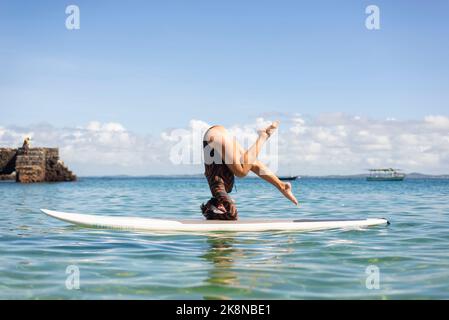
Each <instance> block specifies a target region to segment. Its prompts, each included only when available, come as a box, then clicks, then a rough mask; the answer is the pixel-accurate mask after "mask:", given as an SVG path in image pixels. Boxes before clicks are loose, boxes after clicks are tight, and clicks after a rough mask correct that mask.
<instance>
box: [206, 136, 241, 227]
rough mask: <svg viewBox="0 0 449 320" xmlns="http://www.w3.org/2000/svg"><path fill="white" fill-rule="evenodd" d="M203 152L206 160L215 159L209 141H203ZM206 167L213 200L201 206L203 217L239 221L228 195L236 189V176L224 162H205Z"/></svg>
mask: <svg viewBox="0 0 449 320" xmlns="http://www.w3.org/2000/svg"><path fill="white" fill-rule="evenodd" d="M203 150H204V158H205V159H214V149H210V147H209V144H208V142H207V141H203ZM207 153H209V154H207ZM204 167H205V172H204V175H205V176H206V178H207V182H208V183H209V188H210V191H211V193H212V198H211V199H210V200H209V201H208V202H207V203H206V204H204V203H203V204H202V205H201V211H202V213H203V215H204V216H205V217H206V219H208V220H237V215H238V213H237V208H236V206H235V204H234V201H233V200H232V198H231V197H230V196H229V195H228V193H229V192H231V191H232V188H233V187H234V174H233V173H232V171H231V170H230V169H229V168H228V166H227V165H226V164H225V163H223V160H221V163H215V162H212V163H211V164H208V163H206V162H205V163H204Z"/></svg>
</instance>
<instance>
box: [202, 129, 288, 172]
mask: <svg viewBox="0 0 449 320" xmlns="http://www.w3.org/2000/svg"><path fill="white" fill-rule="evenodd" d="M278 126H279V122H278V121H275V122H273V123H272V124H271V125H270V126H268V127H267V128H266V129H265V130H261V131H259V137H258V138H257V140H256V142H255V143H254V144H253V145H252V146H251V147H250V148H249V149H248V150H246V151H245V150H244V149H243V148H242V147H241V146H240V144H239V143H238V141H237V140H236V139H235V138H234V137H231V136H230V135H229V134H228V133H227V131H226V129H225V128H224V127H221V126H217V127H214V128H212V129H210V131H209V132H208V133H207V134H206V136H205V139H206V140H207V141H208V143H209V144H211V145H212V148H213V149H215V150H218V151H219V152H220V156H221V159H224V161H225V164H226V165H227V166H228V167H229V169H230V170H231V171H232V173H234V175H235V176H237V177H244V176H246V175H247V174H248V173H249V171H251V168H252V166H253V164H254V163H255V162H256V161H257V156H258V155H259V153H260V151H261V150H262V146H263V144H264V143H265V142H266V141H267V140H268V138H269V137H270V136H271V135H272V134H273V132H274V131H275V130H276V129H277V127H278Z"/></svg>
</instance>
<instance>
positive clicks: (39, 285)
mask: <svg viewBox="0 0 449 320" xmlns="http://www.w3.org/2000/svg"><path fill="white" fill-rule="evenodd" d="M293 185H294V189H295V193H296V195H297V196H298V199H299V200H300V201H301V203H302V206H301V207H300V208H296V207H294V206H293V205H291V204H290V203H289V202H288V201H287V200H286V199H284V198H283V197H281V196H280V195H279V194H278V193H277V190H275V189H274V188H273V187H271V186H270V185H267V184H266V183H264V182H262V181H260V180H257V179H243V180H238V181H237V192H235V193H234V197H235V199H236V201H237V203H238V208H239V212H240V216H241V217H248V218H249V217H251V218H255V217H257V218H260V217H267V218H278V217H282V218H287V217H291V218H321V219H323V218H326V219H340V218H365V217H387V218H389V219H390V221H391V225H390V226H388V227H386V226H381V227H373V228H368V229H358V230H328V231H318V232H308V233H280V232H264V233H215V234H184V235H176V234H173V235H167V234H166V235H157V234H148V233H147V234H146V233H138V232H126V231H112V230H97V229H88V228H82V227H76V226H71V225H68V224H66V223H64V222H61V221H57V220H54V219H52V218H49V217H47V216H45V215H43V214H42V213H40V212H39V209H40V208H49V209H55V210H61V211H69V212H70V211H74V212H81V213H96V214H108V215H129V216H142V217H151V218H180V217H189V218H192V217H197V218H201V214H200V211H199V205H200V204H201V202H203V201H206V200H207V199H208V197H209V190H208V187H207V184H206V181H205V180H204V179H201V178H179V179H178V178H81V179H80V180H79V181H78V182H75V183H52V184H32V185H20V184H15V183H10V182H2V183H0V299H53V298H56V299H58V298H62V299H110V298H112V299H126V298H131V299H237V298H243V299H247V298H248V299H259V298H263V299H265V298H266V299H284V298H285V299H335V298H336V299H351V298H355V299H402V298H405V299H448V298H449V181H448V180H405V181H403V182H367V181H364V180H332V179H303V180H298V181H295V182H293ZM74 270H75V271H74ZM77 271H79V289H76V286H75V288H74V287H73V284H74V283H75V282H73V281H71V280H73V279H76V275H77V274H78V273H77ZM66 272H75V273H66ZM371 272H374V273H371ZM68 278H69V280H70V279H71V280H70V281H67V279H68ZM376 279H378V280H379V281H378V282H377V280H376ZM67 282H68V283H67ZM367 284H368V285H367ZM377 284H378V286H377Z"/></svg>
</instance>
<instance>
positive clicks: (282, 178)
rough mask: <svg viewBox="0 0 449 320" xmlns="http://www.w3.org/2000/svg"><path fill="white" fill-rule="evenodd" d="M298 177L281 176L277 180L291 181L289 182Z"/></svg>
mask: <svg viewBox="0 0 449 320" xmlns="http://www.w3.org/2000/svg"><path fill="white" fill-rule="evenodd" d="M298 177H299V176H282V177H279V180H284V181H291V180H296V179H298Z"/></svg>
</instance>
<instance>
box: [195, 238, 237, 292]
mask: <svg viewBox="0 0 449 320" xmlns="http://www.w3.org/2000/svg"><path fill="white" fill-rule="evenodd" d="M234 242H235V238H233V237H232V236H226V235H222V236H220V235H218V236H211V237H208V239H207V243H208V244H209V245H210V248H209V250H208V251H207V252H206V253H205V254H204V255H202V256H201V257H202V258H204V259H205V260H207V261H208V262H211V263H212V268H211V269H210V270H209V272H208V277H207V280H206V282H207V283H209V284H211V285H213V286H214V285H218V286H237V285H238V284H239V282H238V274H237V272H235V271H232V268H233V263H234V261H235V259H237V258H239V257H243V256H244V251H243V250H238V249H236V248H234V247H233V246H232V244H233V243H234ZM204 298H205V299H230V298H231V297H227V296H205V297H204Z"/></svg>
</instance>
